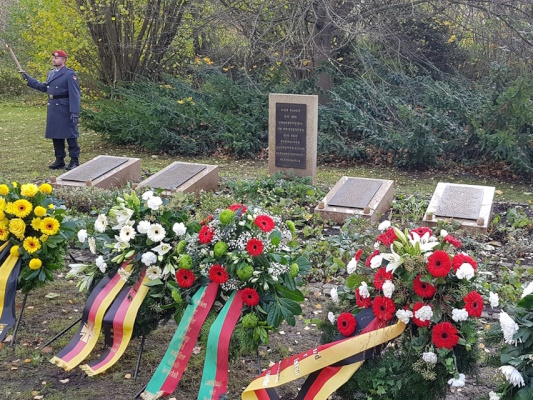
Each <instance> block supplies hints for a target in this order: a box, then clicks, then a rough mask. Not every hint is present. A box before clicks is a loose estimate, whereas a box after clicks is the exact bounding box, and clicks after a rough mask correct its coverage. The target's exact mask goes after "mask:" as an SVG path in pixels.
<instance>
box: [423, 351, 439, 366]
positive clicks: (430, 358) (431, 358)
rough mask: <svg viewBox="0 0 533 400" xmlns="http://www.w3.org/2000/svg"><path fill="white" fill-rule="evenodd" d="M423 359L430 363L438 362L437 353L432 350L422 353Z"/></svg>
mask: <svg viewBox="0 0 533 400" xmlns="http://www.w3.org/2000/svg"><path fill="white" fill-rule="evenodd" d="M422 360H424V362H426V363H428V364H437V355H436V354H435V353H433V352H432V351H428V352H424V353H422Z"/></svg>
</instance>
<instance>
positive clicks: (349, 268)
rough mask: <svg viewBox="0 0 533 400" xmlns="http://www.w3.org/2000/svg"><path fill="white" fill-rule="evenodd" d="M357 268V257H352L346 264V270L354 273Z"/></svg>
mask: <svg viewBox="0 0 533 400" xmlns="http://www.w3.org/2000/svg"><path fill="white" fill-rule="evenodd" d="M356 269H357V260H356V259H355V257H352V259H351V260H350V262H349V263H348V265H347V266H346V272H348V273H349V274H353V273H354V272H355V270H356Z"/></svg>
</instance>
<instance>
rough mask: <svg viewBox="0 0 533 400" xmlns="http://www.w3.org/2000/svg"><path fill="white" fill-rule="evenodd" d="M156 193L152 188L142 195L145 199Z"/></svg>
mask: <svg viewBox="0 0 533 400" xmlns="http://www.w3.org/2000/svg"><path fill="white" fill-rule="evenodd" d="M153 195H154V192H152V191H151V190H147V191H146V192H144V193H143V195H142V199H143V200H144V201H146V200H148V199H149V198H150V197H152V196H153Z"/></svg>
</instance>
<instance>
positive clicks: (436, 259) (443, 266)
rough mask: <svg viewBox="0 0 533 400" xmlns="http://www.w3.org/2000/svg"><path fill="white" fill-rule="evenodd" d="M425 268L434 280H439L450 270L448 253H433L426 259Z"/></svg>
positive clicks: (440, 251) (438, 251)
mask: <svg viewBox="0 0 533 400" xmlns="http://www.w3.org/2000/svg"><path fill="white" fill-rule="evenodd" d="M427 268H428V271H429V273H430V274H431V275H432V276H434V277H435V278H440V277H444V276H446V275H448V272H450V270H451V269H452V262H451V261H450V256H449V255H448V253H446V252H445V251H442V250H437V251H435V252H434V253H433V254H432V255H430V256H429V257H428V264H427Z"/></svg>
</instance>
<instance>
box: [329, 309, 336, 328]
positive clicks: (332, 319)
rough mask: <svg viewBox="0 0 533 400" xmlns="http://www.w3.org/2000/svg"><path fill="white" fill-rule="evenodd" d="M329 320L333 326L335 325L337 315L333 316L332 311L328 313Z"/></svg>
mask: <svg viewBox="0 0 533 400" xmlns="http://www.w3.org/2000/svg"><path fill="white" fill-rule="evenodd" d="M328 320H329V322H331V325H334V324H335V314H333V313H332V312H331V311H330V312H328Z"/></svg>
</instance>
